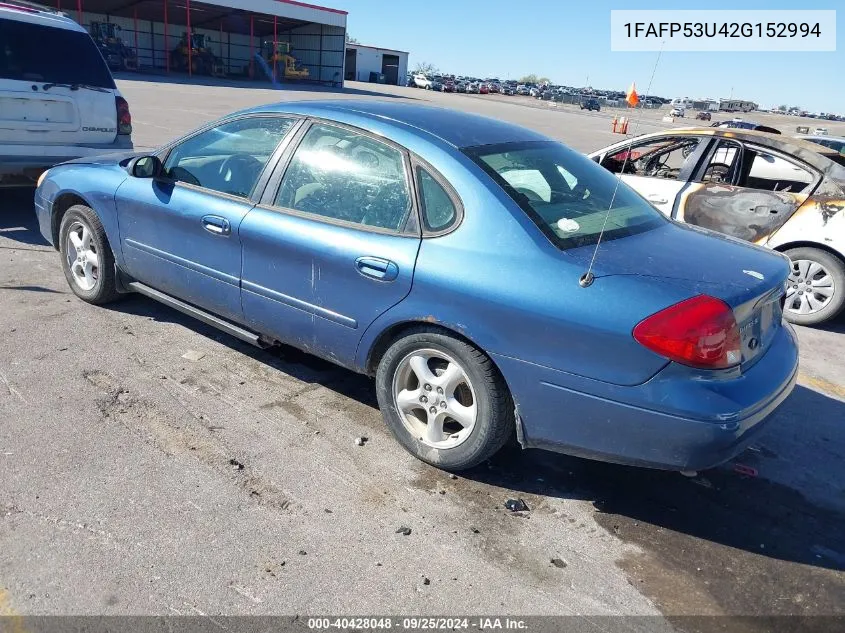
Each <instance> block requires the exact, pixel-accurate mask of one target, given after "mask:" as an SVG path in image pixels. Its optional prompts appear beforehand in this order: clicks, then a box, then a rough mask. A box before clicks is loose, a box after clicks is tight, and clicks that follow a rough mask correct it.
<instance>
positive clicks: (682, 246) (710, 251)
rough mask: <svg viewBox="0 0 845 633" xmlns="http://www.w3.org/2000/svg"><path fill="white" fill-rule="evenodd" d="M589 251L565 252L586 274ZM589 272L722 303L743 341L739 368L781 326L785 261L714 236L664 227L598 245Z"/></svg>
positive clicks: (760, 351) (757, 354)
mask: <svg viewBox="0 0 845 633" xmlns="http://www.w3.org/2000/svg"><path fill="white" fill-rule="evenodd" d="M594 250H595V246H592V245H591V246H582V247H579V248H574V249H569V250H567V251H565V252H566V254H567V255H568V256H570V257H573V258H575V259H576V260H578V261H579V262H580V263H582V264H583V265H584V270H585V271H586V270H587V267H588V266H589V262H590V259H591V258H592V255H593V252H594ZM687 262H690V263H691V264H692V265H689V266H688V265H686V264H687ZM702 262H706V265H702ZM593 272H594V274H595V276H596V278H599V279H600V278H601V277H602V276H611V275H639V276H645V277H653V278H655V279H659V280H660V281H661V283H668V284H672V285H673V286H676V287H682V288H684V289H685V290H686V291H688V292H689V293H690V296H695V295H698V294H702V295H709V296H711V297H715V298H717V299H721V300H722V301H724V302H725V303H726V304H727V305H728V306H730V307H731V309H732V310H733V313H734V318H735V319H736V322H737V325H738V326H739V331H740V338H741V340H742V365H743V366H746V367H747V366H750V364H752V363H753V362H755V361H756V360H757V359H758V358H759V357H760V356H761V355H762V354H764V353H765V351H766V350H767V349H768V347H769V345H770V344H771V342H772V340H773V339H774V337H775V335H776V333H777V330H778V328H780V327H781V321H782V315H783V297H784V284H785V282H786V279H787V277H788V275H789V261H788V260H787V259H786V258H785V257H784V256H783V255H780V254H779V253H775V252H773V251H770V250H767V249H764V248H761V247H758V246H754V245H751V244H748V243H746V242H742V241H740V240H736V239H734V238H731V237H728V236H724V235H721V234H719V233H714V232H712V231H707V230H705V229H700V228H697V227H692V226H689V225H678V224H675V223H667V224H666V225H664V226H663V227H660V228H657V229H654V230H651V231H645V232H643V233H639V234H637V235H632V236H629V237H625V238H620V239H616V240H611V241H608V242H603V243H602V244H601V245H600V246H599V250H598V254H597V256H596V259H595V264H594V267H593Z"/></svg>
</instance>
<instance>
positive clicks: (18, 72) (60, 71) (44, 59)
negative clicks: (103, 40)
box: [0, 19, 115, 90]
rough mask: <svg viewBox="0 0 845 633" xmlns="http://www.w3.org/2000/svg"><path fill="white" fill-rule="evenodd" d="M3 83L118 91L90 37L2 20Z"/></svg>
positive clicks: (0, 58)
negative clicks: (40, 84) (15, 82)
mask: <svg viewBox="0 0 845 633" xmlns="http://www.w3.org/2000/svg"><path fill="white" fill-rule="evenodd" d="M0 79H16V80H19V81H35V82H42V81H43V82H46V83H63V84H82V85H85V86H94V87H97V88H108V89H112V90H113V89H114V87H115V85H114V80H113V79H112V76H111V73H110V72H109V69H108V67H107V66H106V62H105V60H104V59H103V56H102V55H101V54H100V51H99V50H97V45H96V44H94V41H93V40H92V39H91V36H90V35H88V33H83V32H81V31H74V30H71V29H61V28H55V27H52V26H44V25H42V24H32V23H31V22H19V21H17V20H4V19H0Z"/></svg>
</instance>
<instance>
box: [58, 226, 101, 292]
mask: <svg viewBox="0 0 845 633" xmlns="http://www.w3.org/2000/svg"><path fill="white" fill-rule="evenodd" d="M66 250H67V265H68V268H69V269H70V274H71V277H73V281H74V283H75V284H76V285H77V286H79V287H80V288H82V290H86V291H90V290H93V289H94V286H96V285H97V279H99V277H100V257H99V254H98V253H97V245H96V244H95V243H94V239H93V235H92V233H91V229H90V228H88V226H87V225H86V224H84V223H83V222H79V221H77V222H74V223H73V224H72V225H71V226H70V230H69V231H68V233H67V249H66Z"/></svg>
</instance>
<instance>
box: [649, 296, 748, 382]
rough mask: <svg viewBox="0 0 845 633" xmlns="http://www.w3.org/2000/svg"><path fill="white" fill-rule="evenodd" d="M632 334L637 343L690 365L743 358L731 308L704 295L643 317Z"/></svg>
mask: <svg viewBox="0 0 845 633" xmlns="http://www.w3.org/2000/svg"><path fill="white" fill-rule="evenodd" d="M633 334H634V339H636V341H637V342H638V343H640V345H643V346H644V347H647V348H648V349H650V350H651V351H653V352H655V353H657V354H660V355H661V356H665V357H666V358H668V359H669V360H673V361H676V362H678V363H682V364H684V365H691V366H692V367H700V368H703V369H723V368H725V367H732V366H734V365H738V364H739V362H740V361H741V360H742V349H741V346H740V336H739V327H738V326H737V324H736V319H735V318H734V313H733V310H731V308H730V306H728V305H727V304H726V303H725V302H724V301H721V300H720V299H716V298H714V297H708V296H707V295H699V296H697V297H693V298H691V299H687V300H686V301H681V302H680V303H676V304H675V305H673V306H669V307H668V308H666V309H665V310H661V311H660V312H658V313H657V314H653V315H651V316H650V317H648V318H646V319H643V320H642V321H641V322H640V323H638V324H637V326H636V327H635V328H634V332H633Z"/></svg>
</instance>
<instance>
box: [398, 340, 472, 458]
mask: <svg viewBox="0 0 845 633" xmlns="http://www.w3.org/2000/svg"><path fill="white" fill-rule="evenodd" d="M393 404H394V406H395V407H396V411H397V413H398V414H399V417H400V418H401V419H402V423H403V424H404V425H405V428H406V429H407V430H408V432H409V433H410V434H411V435H412V436H413V437H415V438H416V439H418V440H419V441H420V442H422V443H423V444H425V445H426V446H430V447H431V448H437V449H448V448H455V447H456V446H459V445H461V444H463V443H464V442H465V441H466V440H467V439H468V438H469V436H470V435H471V434H472V431H473V429H474V428H475V424H476V422H477V420H478V400H477V398H476V396H475V389H473V386H472V383H471V382H470V379H469V376H468V375H467V373H466V371H465V370H464V368H463V367H461V365H460V364H459V363H458V362H457V361H456V360H455V359H454V358H452V357H451V356H449V355H448V354H445V353H443V352H441V351H439V350H434V349H422V350H416V351H414V352H411V353H410V354H408V355H407V356H405V358H403V359H402V360H401V361H400V362H399V365H398V367H397V369H396V373H395V374H394V376H393Z"/></svg>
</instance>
